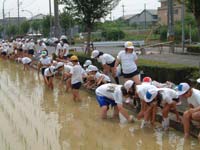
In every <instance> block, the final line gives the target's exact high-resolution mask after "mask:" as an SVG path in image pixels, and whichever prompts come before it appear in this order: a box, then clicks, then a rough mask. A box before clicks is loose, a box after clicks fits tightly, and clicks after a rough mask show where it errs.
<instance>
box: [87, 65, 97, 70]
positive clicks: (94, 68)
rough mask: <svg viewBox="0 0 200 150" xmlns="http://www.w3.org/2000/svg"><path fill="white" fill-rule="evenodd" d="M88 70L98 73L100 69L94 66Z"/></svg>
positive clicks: (90, 66)
mask: <svg viewBox="0 0 200 150" xmlns="http://www.w3.org/2000/svg"><path fill="white" fill-rule="evenodd" d="M88 70H89V71H98V70H99V69H98V68H97V67H96V66H94V65H89V66H88Z"/></svg>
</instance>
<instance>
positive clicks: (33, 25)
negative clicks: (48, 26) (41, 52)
mask: <svg viewBox="0 0 200 150" xmlns="http://www.w3.org/2000/svg"><path fill="white" fill-rule="evenodd" d="M31 28H32V29H33V31H35V32H38V31H39V30H40V29H41V21H40V20H34V21H32V23H31Z"/></svg>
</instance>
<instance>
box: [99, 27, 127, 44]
mask: <svg viewBox="0 0 200 150" xmlns="http://www.w3.org/2000/svg"><path fill="white" fill-rule="evenodd" d="M102 36H103V37H104V38H105V40H109V41H116V40H120V39H123V38H124V37H125V33H124V32H123V31H122V30H120V29H117V28H109V29H106V30H104V31H103V32H102Z"/></svg>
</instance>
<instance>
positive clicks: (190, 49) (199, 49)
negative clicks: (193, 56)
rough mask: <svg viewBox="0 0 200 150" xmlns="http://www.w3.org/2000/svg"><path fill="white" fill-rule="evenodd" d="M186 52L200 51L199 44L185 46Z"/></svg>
mask: <svg viewBox="0 0 200 150" xmlns="http://www.w3.org/2000/svg"><path fill="white" fill-rule="evenodd" d="M187 52H191V53H200V45H191V46H188V47H187Z"/></svg>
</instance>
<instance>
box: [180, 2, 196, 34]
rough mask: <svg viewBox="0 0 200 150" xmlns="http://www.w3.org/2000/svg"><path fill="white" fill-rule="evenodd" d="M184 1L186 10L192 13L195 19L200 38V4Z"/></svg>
mask: <svg viewBox="0 0 200 150" xmlns="http://www.w3.org/2000/svg"><path fill="white" fill-rule="evenodd" d="M178 1H179V2H183V0H178ZM184 1H185V3H186V6H187V8H188V10H189V11H190V12H192V13H193V15H194V17H195V20H196V22H197V26H198V32H199V37H200V2H199V0H184Z"/></svg>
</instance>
